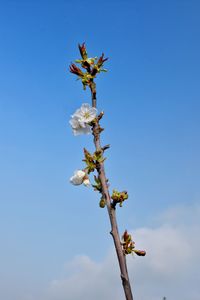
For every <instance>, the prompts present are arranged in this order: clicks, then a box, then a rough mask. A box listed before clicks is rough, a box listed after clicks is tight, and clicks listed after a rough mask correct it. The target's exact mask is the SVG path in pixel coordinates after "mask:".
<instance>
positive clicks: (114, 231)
mask: <svg viewBox="0 0 200 300" xmlns="http://www.w3.org/2000/svg"><path fill="white" fill-rule="evenodd" d="M89 87H90V90H91V97H92V106H93V107H95V108H96V105H97V100H96V84H95V82H94V80H93V79H92V80H91V83H90V85H89ZM99 128H101V127H100V124H99V118H97V120H96V122H95V123H94V124H93V127H92V132H93V136H94V145H95V148H96V151H98V150H103V148H102V147H101V141H100V134H101V130H99ZM97 172H98V175H99V179H100V181H101V186H102V197H103V198H104V199H105V200H106V206H107V211H108V215H109V219H110V224H111V232H110V233H111V235H112V237H113V241H114V245H115V250H116V254H117V258H118V263H119V268H120V272H121V279H122V285H123V288H124V293H125V296H126V300H133V295H132V291H131V285H130V281H129V276H128V270H127V265H126V257H125V254H124V252H123V249H122V245H121V240H120V236H119V232H118V226H117V220H116V209H115V206H112V203H111V196H110V193H109V189H108V184H107V179H106V174H105V169H104V162H101V163H98V165H97Z"/></svg>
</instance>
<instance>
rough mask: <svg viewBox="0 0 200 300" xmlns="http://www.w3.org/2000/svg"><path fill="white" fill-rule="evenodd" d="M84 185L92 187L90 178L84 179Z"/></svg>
mask: <svg viewBox="0 0 200 300" xmlns="http://www.w3.org/2000/svg"><path fill="white" fill-rule="evenodd" d="M83 184H84V185H85V186H90V180H89V178H86V179H84V180H83Z"/></svg>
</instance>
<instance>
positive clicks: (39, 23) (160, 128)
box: [0, 0, 200, 300]
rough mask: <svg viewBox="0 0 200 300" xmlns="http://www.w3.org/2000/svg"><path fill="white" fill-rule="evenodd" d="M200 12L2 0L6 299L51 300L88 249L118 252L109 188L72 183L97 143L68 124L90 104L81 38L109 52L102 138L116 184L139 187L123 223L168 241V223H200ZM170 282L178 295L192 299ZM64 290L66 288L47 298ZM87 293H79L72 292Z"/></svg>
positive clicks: (135, 4)
mask: <svg viewBox="0 0 200 300" xmlns="http://www.w3.org/2000/svg"><path fill="white" fill-rule="evenodd" d="M199 9H200V4H199V2H198V1H195V0H192V1H189V0H187V1H186V0H179V1H178V0H175V1H172V0H169V1H158V0H157V1H155V0H153V1H147V0H143V1H130V0H125V1H119V0H116V1H114V0H113V1H111V0H109V1H105V0H103V1H101V2H97V1H96V2H95V1H80V0H79V1H44V0H42V1H32V0H28V1H21V0H20V1H16V0H15V1H14V0H13V1H11V0H8V1H3V0H2V1H1V10H0V39H1V48H0V66H1V67H0V123H1V126H0V135H1V139H0V153H1V155H0V166H1V172H0V182H1V189H0V201H1V210H0V236H1V251H0V252H1V255H0V263H1V270H0V282H1V283H0V287H1V288H0V290H1V291H0V298H2V299H4V300H18V299H19V300H32V299H39V297H41V295H42V293H43V292H44V290H45V289H48V286H49V284H50V283H51V282H52V281H53V280H54V279H59V278H60V279H61V280H64V279H63V278H65V277H66V274H65V272H66V270H65V267H64V265H65V263H66V262H70V261H73V260H74V257H76V256H77V255H83V257H85V256H84V255H86V256H88V257H89V260H86V261H87V262H88V261H90V260H91V261H94V262H96V263H102V264H104V265H106V263H104V260H105V257H107V256H108V257H109V255H108V254H107V253H108V252H109V251H112V250H111V249H112V240H111V238H110V236H109V234H108V232H109V229H110V227H109V223H108V218H107V214H106V211H105V210H101V209H99V208H98V201H99V199H98V194H95V193H94V192H93V191H92V189H86V188H84V187H82V186H81V187H74V186H71V185H70V183H69V178H70V176H71V175H72V173H73V171H74V170H75V169H78V168H81V167H83V163H82V161H81V160H82V158H83V153H82V149H83V147H86V148H88V149H89V150H91V151H92V150H93V145H92V138H91V136H79V137H74V136H73V135H72V132H71V129H70V127H69V124H68V122H69V118H70V115H71V114H72V113H73V112H74V111H75V110H76V109H77V108H78V107H79V106H80V105H81V104H82V103H85V102H90V94H89V91H86V92H84V91H83V90H82V87H81V83H80V82H77V81H76V80H75V77H74V76H73V75H72V74H70V73H69V72H68V66H69V64H70V63H71V62H72V61H73V60H74V59H76V58H78V57H79V53H78V49H77V44H78V43H79V42H80V43H82V42H84V41H85V42H86V44H87V48H88V52H89V54H90V56H95V55H100V54H101V53H102V52H104V53H105V55H106V56H108V57H109V61H108V62H107V65H106V67H107V68H108V70H109V71H108V73H106V74H100V76H99V78H98V79H97V96H98V108H99V110H104V111H105V117H104V118H103V120H102V125H103V126H104V127H105V132H104V133H103V134H102V140H103V143H105V144H107V143H110V144H111V148H110V150H109V151H108V152H107V161H106V170H107V174H108V177H109V179H110V182H111V189H113V188H118V189H119V190H124V189H127V190H128V191H129V195H130V197H129V200H128V201H127V203H126V205H124V207H123V209H120V210H119V211H118V217H119V225H120V231H121V232H122V231H123V230H124V229H125V228H127V229H130V230H133V231H134V230H136V232H141V231H140V228H146V231H145V232H147V233H149V232H150V231H149V230H150V228H151V229H152V230H155V231H154V233H155V239H156V237H158V240H156V241H157V243H158V245H159V237H160V236H159V235H157V232H158V231H156V230H157V229H158V228H163V227H162V226H163V223H164V224H166V223H167V224H168V226H171V227H170V228H173V229H174V228H177V226H179V227H180V228H182V223H183V224H185V223H187V222H189V224H190V225H188V226H195V228H196V227H198V226H199V225H200V224H199V223H198V221H197V220H198V218H196V219H195V222H196V223H198V224H196V223H195V225H194V224H193V222H192V219H193V217H192V216H193V213H192V212H191V211H194V212H195V213H197V212H199V206H198V203H199V196H200V192H199V181H200V172H199V170H200V158H199V153H200V142H199V126H200V119H199V109H200V102H199V98H200V92H199V79H200V75H199V69H200V60H199V53H200V39H199V36H200V19H199ZM172 211H173V212H174V213H171V212H172ZM182 211H184V213H183V214H182V216H183V217H182V218H178V220H180V222H179V223H176V225H174V222H173V220H174V219H173V218H176V216H177V215H178V216H179V215H180V213H181V212H182ZM169 212H170V213H169ZM187 212H188V215H187ZM166 214H167V216H168V217H167V219H166V218H165V217H164V216H165V215H166ZM169 215H170V218H169ZM171 216H173V217H171ZM166 220H167V221H166ZM188 220H189V221H188ZM190 221H191V222H190ZM191 223H192V225H191ZM177 224H178V225H177ZM159 226H160V227H159ZM179 227H178V228H179ZM189 228H191V231H192V230H193V229H194V228H193V227H189ZM198 228H199V227H198ZM137 230H138V231H137ZM167 232H171V231H167ZM178 232H179V233H180V232H182V231H178ZM188 232H189V233H188V236H190V231H189V229H188ZM88 233H90V235H92V236H93V239H94V242H93V243H92V245H91V243H90V238H89V237H88ZM145 234H146V233H145ZM151 234H152V232H151ZM142 236H144V235H142ZM172 236H173V235H172ZM181 236H182V235H181ZM145 237H146V235H145ZM170 237H171V236H168V237H167V239H168V240H170ZM138 239H139V240H140V239H141V244H142V243H143V240H142V238H141V236H140V234H139V235H138ZM147 240H148V238H147ZM172 240H173V239H172ZM194 240H195V238H194ZM196 243H197V242H196ZM190 244H191V241H190V239H189V238H188V245H190ZM142 245H143V244H142ZM144 245H145V246H146V244H145V243H144ZM198 245H199V246H200V243H199V244H198ZM147 246H149V244H148V245H147ZM149 247H150V246H149ZM166 247H167V246H166ZM148 250H149V252H150V253H151V249H147V252H148ZM161 251H162V249H161ZM188 251H189V250H188ZM150 257H151V256H150ZM161 259H163V257H161ZM140 260H141V259H140ZM184 260H185V258H184V259H183V261H184ZM78 262H80V261H79V260H78ZM84 262H85V261H84ZM80 264H82V260H81V263H80ZM131 264H132V262H131ZM133 264H134V262H133ZM144 264H146V260H145V262H144ZM194 264H195V263H194ZM143 268H144V266H143ZM70 270H71V269H70ZM133 270H134V268H133ZM184 270H185V272H186V269H184ZM151 271H152V270H151ZM69 272H71V271H69ZM163 272H164V273H165V269H164V271H163ZM133 273H134V272H133ZM144 273H145V271H144ZM155 274H157V273H156V272H155ZM191 274H193V275H191V278H192V276H194V273H192V272H191ZM117 275H118V274H117ZM83 276H84V272H83ZM198 276H199V275H198ZM198 276H197V277H198ZM78 280H80V278H78V279H77V282H75V285H76V284H77V285H78ZM187 280H188V278H187ZM191 281H192V280H191ZM65 283H66V282H65V281H64V285H65ZM140 284H141V283H140V282H138V290H139V287H140ZM154 284H155V282H153V281H152V286H151V289H152V299H157V298H156V296H155V295H154V294H153V293H154V292H153V291H154V289H153V286H154ZM168 284H169V285H168V291H169V290H170V287H171V293H172V295H176V297H178V296H179V297H182V296H183V295H182V294H178V292H177V291H175V290H174V287H172V286H170V281H169V283H168ZM181 284H182V286H184V281H183V282H182V283H180V286H181ZM94 286H95V284H94ZM144 286H145V282H144ZM10 287H12V291H11V288H10ZM136 288H137V286H136ZM196 288H197V287H196ZM105 290H106V289H105ZM180 290H181V288H180ZM12 293H13V294H12ZM64 293H65V294H66V290H65V291H64ZM162 293H164V288H163V290H162V289H161V292H160V295H158V299H160V298H159V297H161V295H163V294H162ZM82 294H84V289H83V291H82ZM197 294H198V293H197ZM73 295H74V296H73ZM91 295H92V294H91ZM91 295H87V297H88V298H87V299H88V300H90V297H92V296H91ZM163 296H164V295H163ZM186 296H187V295H186ZM45 297H47V298H45ZM48 297H49V298H48ZM51 297H52V298H51ZM53 297H54V298H53ZM62 297H64V296H63V295H62V292H60V294H59V291H57V290H56V295H55V296H52V295H51V296H48V295H47V296H43V298H42V299H45V300H46V299H47V300H49V299H52V300H62V299H63V298H62ZM102 297H103V296H102ZM110 297H114V296H112V295H111V296H110ZM115 297H116V295H115ZM143 297H144V298H142V299H144V300H145V299H147V298H145V295H143ZM140 298H141V295H140ZM65 299H66V298H65ZM67 299H68V298H67ZM80 299H82V298H80V296H79V295H75V294H74V293H73V292H72V296H71V298H69V300H80ZM91 299H93V298H91ZM115 299H117V297H116V298H115ZM176 299H177V298H176ZM181 299H183V300H184V298H181ZM190 299H191V300H196V299H197V298H195V295H194V296H193V298H190Z"/></svg>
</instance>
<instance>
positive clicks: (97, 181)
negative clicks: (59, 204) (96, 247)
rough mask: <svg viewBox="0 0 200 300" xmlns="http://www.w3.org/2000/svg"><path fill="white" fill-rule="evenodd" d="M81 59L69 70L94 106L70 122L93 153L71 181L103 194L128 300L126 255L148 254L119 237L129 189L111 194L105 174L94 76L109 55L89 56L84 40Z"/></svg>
mask: <svg viewBox="0 0 200 300" xmlns="http://www.w3.org/2000/svg"><path fill="white" fill-rule="evenodd" d="M78 47H79V51H80V55H81V59H77V60H76V61H75V62H76V63H78V64H80V66H81V68H82V69H80V68H79V67H78V66H77V65H76V64H74V63H72V64H71V65H70V72H71V73H73V74H75V75H76V76H78V79H81V81H82V84H83V89H84V90H85V89H86V87H88V88H89V89H90V91H91V98H92V106H90V105H89V104H88V103H83V104H82V105H81V107H80V108H79V109H77V110H76V111H75V113H74V114H73V115H72V116H71V119H70V121H69V123H70V125H71V127H72V131H73V133H74V135H80V134H90V133H91V134H92V135H93V137H94V146H95V151H94V153H90V152H89V151H88V150H87V149H84V159H83V161H84V163H85V165H86V166H85V168H84V169H83V170H77V171H75V172H74V175H73V176H72V177H71V178H70V182H71V183H72V184H73V185H81V184H83V185H85V186H90V185H91V186H92V187H93V188H94V190H95V191H97V192H99V193H100V194H101V196H100V202H99V206H100V207H101V208H104V207H107V211H108V215H109V219H110V223H111V232H110V233H111V235H112V237H113V241H114V245H115V250H116V253H117V258H118V263H119V267H120V272H121V279H122V285H123V288H124V293H125V297H126V300H132V299H133V296H132V291H131V285H130V281H129V276H128V270H127V265H126V255H128V254H134V253H135V254H137V255H138V256H144V255H145V254H146V252H145V251H143V250H137V249H135V242H134V241H133V240H132V237H131V235H130V234H129V233H128V232H127V230H125V231H124V234H123V235H122V239H120V236H119V232H118V226H117V220H116V208H117V204H119V207H121V206H122V203H123V202H124V201H125V200H127V199H128V193H127V191H122V192H119V191H117V190H113V193H112V195H110V192H109V184H108V179H107V177H106V174H105V168H104V161H105V159H106V157H105V156H104V152H105V151H106V150H107V149H109V147H110V146H109V145H105V146H102V145H101V141H100V137H101V132H102V131H103V130H104V129H103V128H102V127H101V126H100V120H101V119H102V117H103V115H104V113H103V112H100V113H99V114H97V108H96V106H97V103H96V102H97V100H96V83H95V81H94V79H95V78H96V76H97V74H98V73H101V72H106V69H104V63H105V61H107V59H108V58H104V54H102V55H101V56H100V57H99V58H98V57H88V54H87V50H86V46H85V43H83V44H82V45H78ZM93 172H96V174H94V182H93V183H92V182H91V180H90V179H89V176H90V175H91V173H93Z"/></svg>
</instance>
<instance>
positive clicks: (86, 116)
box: [69, 103, 97, 135]
mask: <svg viewBox="0 0 200 300" xmlns="http://www.w3.org/2000/svg"><path fill="white" fill-rule="evenodd" d="M96 115H97V109H96V108H95V107H91V106H90V105H89V104H88V103H84V104H82V106H81V107H80V108H79V109H77V110H76V111H75V113H74V114H73V115H72V116H71V120H70V121H69V123H70V125H71V127H72V129H73V133H74V135H79V134H88V133H90V132H91V127H90V125H89V123H90V122H91V121H93V120H94V119H95V118H96Z"/></svg>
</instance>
